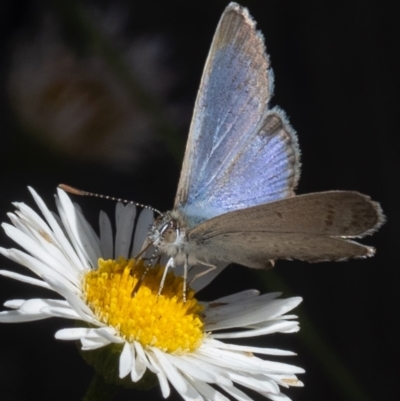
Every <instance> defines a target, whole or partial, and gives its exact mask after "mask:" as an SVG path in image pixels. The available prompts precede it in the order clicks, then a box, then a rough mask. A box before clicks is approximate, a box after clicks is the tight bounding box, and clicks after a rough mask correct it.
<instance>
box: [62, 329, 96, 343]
mask: <svg viewBox="0 0 400 401" xmlns="http://www.w3.org/2000/svg"><path fill="white" fill-rule="evenodd" d="M93 330H95V329H90V328H86V327H73V328H70V329H61V330H58V331H57V332H56V334H55V338H57V340H68V341H69V340H80V339H81V338H83V337H87V336H89V334H90V333H91V332H92V331H93Z"/></svg>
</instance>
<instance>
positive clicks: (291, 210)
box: [148, 3, 384, 287]
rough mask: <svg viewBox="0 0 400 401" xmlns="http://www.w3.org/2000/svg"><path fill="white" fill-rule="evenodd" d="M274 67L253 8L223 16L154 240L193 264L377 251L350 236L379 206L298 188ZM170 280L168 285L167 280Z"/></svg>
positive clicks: (377, 218)
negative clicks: (170, 204) (170, 202)
mask: <svg viewBox="0 0 400 401" xmlns="http://www.w3.org/2000/svg"><path fill="white" fill-rule="evenodd" d="M272 92H273V74H272V70H271V68H270V61H269V57H268V55H267V53H266V50H265V45H264V40H263V36H262V34H261V33H260V32H257V31H256V29H255V22H254V20H253V19H252V18H251V17H250V15H249V13H248V11H247V9H245V8H242V7H241V6H239V5H238V4H235V3H231V4H229V6H228V7H227V8H226V9H225V11H224V12H223V14H222V17H221V20H220V22H219V24H218V27H217V30H216V33H215V36H214V39H213V42H212V45H211V49H210V52H209V54H208V58H207V61H206V65H205V68H204V72H203V77H202V80H201V84H200V89H199V92H198V95H197V100H196V104H195V108H194V114H193V119H192V123H191V126H190V132H189V139H188V142H187V145H186V152H185V157H184V160H183V166H182V172H181V176H180V180H179V185H178V191H177V194H176V198H175V204H174V208H173V210H172V211H170V212H167V213H165V214H162V215H161V216H160V217H158V218H157V219H156V220H155V221H154V224H153V225H152V227H151V229H150V232H149V236H148V238H149V241H150V242H151V243H153V244H154V245H155V246H156V247H157V248H158V249H159V250H160V251H161V252H163V253H166V254H167V255H169V256H170V262H169V263H168V265H177V264H183V265H184V268H185V269H184V271H185V276H186V272H187V269H188V268H189V267H190V266H193V265H195V264H202V265H205V266H209V269H208V270H207V269H206V270H205V271H204V272H207V271H209V270H210V269H213V268H214V267H215V265H216V264H217V263H219V262H226V263H238V264H241V265H244V266H248V267H251V268H256V269H263V268H268V267H270V266H272V265H273V261H274V260H275V259H300V260H305V261H309V262H317V261H326V260H345V259H348V258H359V257H367V256H372V255H373V254H374V252H375V250H374V248H372V247H369V246H365V245H362V244H359V243H357V242H354V241H351V240H349V238H354V237H363V236H364V235H367V234H371V233H372V232H374V231H375V230H376V229H377V228H379V226H380V225H381V224H382V223H383V222H384V216H383V213H382V211H381V208H380V206H379V204H378V203H376V202H373V201H371V200H370V198H369V197H368V196H366V195H363V194H360V193H358V192H351V191H329V192H319V193H312V194H306V195H295V192H294V191H295V189H296V185H297V182H298V180H299V176H300V151H299V146H298V142H297V136H296V133H295V132H294V130H293V129H292V128H291V126H290V124H289V122H288V120H287V118H286V116H285V114H284V112H283V111H282V110H280V109H279V108H277V107H274V108H269V105H268V103H269V100H270V98H271V96H272ZM161 287H162V285H161Z"/></svg>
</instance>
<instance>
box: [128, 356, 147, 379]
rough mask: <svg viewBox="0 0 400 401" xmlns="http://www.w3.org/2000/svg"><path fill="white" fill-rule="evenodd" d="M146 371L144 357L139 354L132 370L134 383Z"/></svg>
mask: <svg viewBox="0 0 400 401" xmlns="http://www.w3.org/2000/svg"><path fill="white" fill-rule="evenodd" d="M145 372H146V364H145V363H144V361H143V360H142V358H141V357H140V356H139V355H137V356H136V359H135V362H134V364H133V366H132V371H131V379H132V381H133V382H134V383H136V382H138V381H139V380H140V379H141V378H142V377H143V375H144V373H145Z"/></svg>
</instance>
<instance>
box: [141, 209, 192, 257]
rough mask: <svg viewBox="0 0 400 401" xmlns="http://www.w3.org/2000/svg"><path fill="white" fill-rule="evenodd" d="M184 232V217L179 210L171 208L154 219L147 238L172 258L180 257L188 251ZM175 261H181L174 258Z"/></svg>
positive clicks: (185, 229)
mask: <svg viewBox="0 0 400 401" xmlns="http://www.w3.org/2000/svg"><path fill="white" fill-rule="evenodd" d="M186 234H187V221H186V219H185V218H184V216H183V215H182V214H181V213H180V212H179V211H177V210H172V211H170V212H167V213H165V214H164V215H162V216H160V217H158V218H156V219H155V220H154V222H153V224H152V225H151V227H150V229H149V233H148V238H149V239H150V241H151V242H152V243H153V244H154V246H155V247H157V248H158V249H159V251H160V252H161V253H165V254H167V255H168V256H171V257H173V258H174V259H177V258H178V259H181V258H183V257H184V255H185V254H188V253H189V249H187V248H188V247H189V244H188V241H187V237H186ZM176 262H178V263H181V262H182V261H181V260H176Z"/></svg>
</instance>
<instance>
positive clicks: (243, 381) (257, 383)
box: [229, 372, 280, 394]
mask: <svg viewBox="0 0 400 401" xmlns="http://www.w3.org/2000/svg"><path fill="white" fill-rule="evenodd" d="M229 376H230V378H231V379H232V380H233V381H234V382H235V383H237V384H240V385H241V386H243V387H247V388H250V389H252V390H254V391H257V392H260V393H271V394H279V392H280V389H279V386H278V384H276V383H275V382H274V381H272V380H268V379H267V377H266V376H265V375H255V376H252V375H250V374H246V373H245V374H244V373H243V372H241V373H240V374H238V373H235V372H230V373H229Z"/></svg>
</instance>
